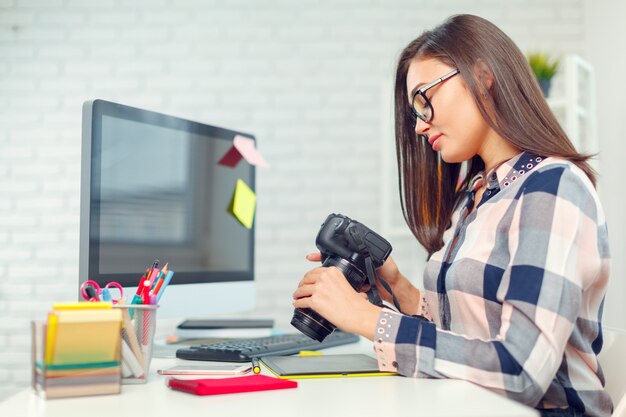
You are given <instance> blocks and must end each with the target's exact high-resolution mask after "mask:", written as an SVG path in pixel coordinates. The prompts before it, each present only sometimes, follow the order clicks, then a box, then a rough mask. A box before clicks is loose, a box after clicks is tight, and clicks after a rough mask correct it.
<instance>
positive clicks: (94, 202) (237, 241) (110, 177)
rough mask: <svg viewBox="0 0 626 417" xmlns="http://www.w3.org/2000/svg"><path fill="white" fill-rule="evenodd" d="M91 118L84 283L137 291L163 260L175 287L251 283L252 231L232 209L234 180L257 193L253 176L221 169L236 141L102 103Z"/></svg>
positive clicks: (220, 132)
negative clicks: (173, 273)
mask: <svg viewBox="0 0 626 417" xmlns="http://www.w3.org/2000/svg"><path fill="white" fill-rule="evenodd" d="M92 110H93V111H92V117H93V120H92V123H91V126H92V132H91V153H90V156H89V155H84V156H83V157H89V158H90V160H89V162H90V165H91V171H90V172H91V175H90V187H89V188H90V193H89V194H90V198H89V206H90V210H89V258H90V259H89V279H92V280H95V281H97V282H99V283H106V282H109V281H111V280H116V281H118V282H120V283H121V284H122V285H124V286H133V285H137V282H138V279H139V277H140V276H141V274H142V273H143V272H144V271H145V269H146V268H147V267H148V266H150V265H151V264H152V261H153V260H154V259H159V260H160V262H161V266H163V264H164V263H165V262H168V263H169V266H170V269H173V270H174V271H176V280H175V281H176V283H177V284H189V283H198V282H207V281H210V282H219V281H239V280H252V279H253V252H254V250H253V245H254V228H251V229H248V228H247V227H245V226H244V225H243V224H242V223H240V222H239V221H238V220H237V218H236V217H235V216H234V215H233V214H232V213H231V212H230V211H229V205H230V203H231V199H232V198H233V194H234V191H235V187H236V185H237V181H238V180H240V179H241V180H242V181H243V182H245V184H246V185H247V186H248V187H250V188H251V189H252V190H254V188H255V178H254V167H253V166H251V165H249V164H248V163H246V161H245V160H241V161H240V162H239V163H238V164H237V165H236V166H234V167H229V166H225V165H221V164H220V163H219V161H220V159H221V158H222V157H223V156H224V155H225V154H226V153H227V152H228V151H229V150H230V149H231V147H232V146H233V138H234V136H235V135H237V134H240V133H238V132H234V131H231V130H228V129H223V128H218V127H214V126H209V125H205V124H200V123H195V122H191V121H188V120H183V119H180V118H176V117H171V116H166V115H163V114H159V113H155V112H150V111H145V110H140V109H136V108H132V107H127V106H122V105H119V104H115V103H109V102H105V101H101V100H96V101H95V102H94V103H93V109H92ZM241 135H244V134H241ZM245 136H246V137H248V138H252V137H251V136H250V135H245ZM84 162H85V161H83V163H84ZM81 279H85V278H84V277H81Z"/></svg>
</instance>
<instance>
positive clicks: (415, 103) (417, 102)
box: [411, 69, 459, 124]
mask: <svg viewBox="0 0 626 417" xmlns="http://www.w3.org/2000/svg"><path fill="white" fill-rule="evenodd" d="M458 73H459V70H458V69H455V70H454V71H452V72H449V73H448V74H446V75H444V76H443V77H441V78H438V79H436V80H435V81H433V82H432V83H430V84H427V85H425V86H424V87H422V88H420V89H419V90H417V91H416V92H415V93H413V97H412V98H411V113H413V116H414V117H415V118H416V119H415V123H416V124H417V118H419V119H421V120H423V121H425V122H426V123H429V122H430V121H431V120H433V117H435V111H434V110H433V105H432V104H431V103H430V100H428V97H426V92H427V91H428V90H430V89H431V88H433V87H434V86H436V85H439V84H440V83H442V82H444V81H446V80H447V79H449V78H452V77H454V76H455V75H457V74H458Z"/></svg>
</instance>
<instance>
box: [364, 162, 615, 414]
mask: <svg viewBox="0 0 626 417" xmlns="http://www.w3.org/2000/svg"><path fill="white" fill-rule="evenodd" d="M487 182H488V184H487V189H486V191H485V192H484V194H483V197H482V200H481V201H480V203H479V205H478V206H477V208H476V209H475V210H472V208H473V205H474V195H475V191H476V190H477V189H478V188H480V187H481V186H482V184H483V178H482V176H477V177H476V178H474V180H473V185H472V186H471V187H470V190H471V191H469V192H468V193H467V197H466V199H465V201H464V202H463V203H462V204H460V206H459V208H458V209H457V210H456V211H455V213H454V215H453V218H452V224H451V227H450V228H449V229H448V230H447V231H446V232H445V234H444V246H443V247H442V248H441V249H440V250H439V251H438V252H436V253H434V254H432V256H431V257H430V259H429V261H428V263H427V265H426V270H425V272H424V288H425V289H424V290H423V291H422V296H423V297H422V300H421V302H420V305H419V306H418V311H421V315H422V316H424V317H425V318H421V317H409V316H405V315H401V314H399V313H396V312H394V311H392V310H390V309H386V308H385V309H383V311H382V312H381V314H380V317H379V321H378V324H377V328H376V333H375V335H376V336H375V338H374V350H375V351H376V354H377V356H378V363H379V367H380V369H381V370H391V371H397V372H399V373H400V374H402V375H406V376H412V377H427V378H428V377H430V378H458V379H464V380H467V381H471V382H474V383H476V384H478V385H481V386H483V387H485V388H488V389H491V390H493V391H495V392H498V393H500V394H502V395H506V396H507V397H509V398H512V399H514V400H517V401H519V402H522V403H525V404H527V405H530V406H533V407H538V408H555V407H572V408H575V409H578V410H582V411H584V412H585V414H588V415H591V416H609V415H610V414H611V408H612V405H611V400H610V398H609V396H608V394H607V393H606V392H605V391H604V389H603V385H604V377H603V374H602V370H601V369H600V365H599V363H598V360H597V354H598V352H600V349H601V347H602V333H601V327H600V321H601V316H602V306H603V302H604V295H605V291H606V285H607V280H608V277H609V249H608V236H607V227H606V222H605V218H604V213H603V211H602V207H601V205H600V202H599V200H598V196H597V194H596V192H595V189H594V187H593V185H592V184H591V182H590V181H589V179H588V178H587V177H586V175H585V174H584V173H583V172H582V171H581V170H580V169H579V168H578V167H576V166H575V165H574V164H572V163H570V162H568V161H565V160H561V159H556V158H546V159H543V158H541V157H539V156H536V155H532V154H530V153H522V154H519V155H517V156H516V157H514V158H513V159H511V160H510V161H508V162H506V163H504V164H502V165H501V166H500V167H498V168H497V169H496V170H495V171H494V173H493V175H491V176H490V177H489V179H488V180H487Z"/></svg>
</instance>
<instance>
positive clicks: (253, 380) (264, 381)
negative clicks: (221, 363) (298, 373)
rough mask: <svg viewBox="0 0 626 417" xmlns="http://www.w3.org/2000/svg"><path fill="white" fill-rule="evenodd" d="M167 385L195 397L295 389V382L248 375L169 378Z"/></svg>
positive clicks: (296, 384)
mask: <svg viewBox="0 0 626 417" xmlns="http://www.w3.org/2000/svg"><path fill="white" fill-rule="evenodd" d="M167 385H168V386H169V387H170V388H172V389H176V390H180V391H185V392H189V393H191V394H196V395H216V394H233V393H236V392H250V391H266V390H271V389H283V388H296V387H297V386H298V383H297V382H296V381H289V380H286V379H278V378H272V377H271V376H267V375H249V376H241V377H236V378H206V379H176V378H170V379H169V380H168V381H167Z"/></svg>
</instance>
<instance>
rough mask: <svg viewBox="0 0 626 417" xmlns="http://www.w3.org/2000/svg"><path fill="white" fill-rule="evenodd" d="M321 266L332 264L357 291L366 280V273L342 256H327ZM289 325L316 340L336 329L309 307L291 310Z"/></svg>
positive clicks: (319, 340)
mask: <svg viewBox="0 0 626 417" xmlns="http://www.w3.org/2000/svg"><path fill="white" fill-rule="evenodd" d="M322 266H325V267H329V266H334V267H336V268H337V269H339V270H340V271H341V272H342V273H343V274H344V276H345V277H346V279H347V280H348V282H349V283H350V285H351V286H352V288H354V289H355V290H357V291H359V289H360V288H361V287H362V286H363V284H364V283H365V281H366V275H365V274H363V272H361V270H359V269H358V268H357V267H356V266H354V265H353V264H352V263H350V262H348V261H346V260H345V259H343V258H339V257H334V256H329V257H328V258H326V260H324V263H323V264H322ZM291 325H292V326H293V327H295V328H296V329H298V330H300V331H301V332H302V333H304V334H305V335H307V336H309V337H310V338H311V339H315V340H317V341H318V342H321V341H322V340H324V339H325V338H326V336H328V335H329V334H331V333H332V332H333V330H335V329H336V327H335V326H334V325H333V324H332V323H331V322H329V321H328V320H326V319H325V318H324V317H322V316H320V315H319V314H317V313H316V312H315V311H313V310H311V309H310V308H297V309H295V310H294V312H293V318H292V319H291Z"/></svg>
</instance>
